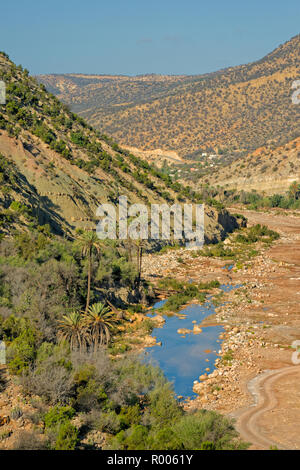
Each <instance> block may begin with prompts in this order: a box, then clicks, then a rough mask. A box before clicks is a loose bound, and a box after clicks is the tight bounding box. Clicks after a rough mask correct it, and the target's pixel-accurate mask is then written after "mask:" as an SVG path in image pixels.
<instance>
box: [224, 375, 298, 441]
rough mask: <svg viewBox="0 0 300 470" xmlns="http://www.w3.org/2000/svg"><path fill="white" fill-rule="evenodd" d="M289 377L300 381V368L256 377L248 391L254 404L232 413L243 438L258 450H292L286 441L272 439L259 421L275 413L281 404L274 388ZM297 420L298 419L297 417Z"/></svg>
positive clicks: (250, 383)
mask: <svg viewBox="0 0 300 470" xmlns="http://www.w3.org/2000/svg"><path fill="white" fill-rule="evenodd" d="M287 376H289V378H292V379H294V380H295V381H299V378H300V366H289V367H284V368H282V369H277V370H275V371H266V372H265V373H263V374H261V375H259V376H256V377H255V378H254V379H252V380H251V381H250V382H249V383H248V390H249V392H250V393H251V394H252V396H253V398H254V403H253V404H252V405H250V406H249V407H247V408H246V409H242V410H239V411H237V412H235V413H232V414H231V416H232V417H234V418H236V428H237V430H238V431H239V433H240V435H241V437H242V438H243V439H244V440H245V441H248V442H251V443H252V445H254V446H255V447H256V448H258V449H266V448H270V447H271V446H276V447H277V448H278V449H291V447H290V446H289V447H287V445H286V443H285V439H280V440H279V441H278V437H277V440H276V436H275V439H274V438H272V434H271V435H270V433H268V432H266V429H264V428H262V427H261V425H260V424H259V419H260V418H261V417H262V416H263V414H265V413H267V412H274V410H276V407H277V406H278V404H279V401H278V398H277V397H276V392H275V391H274V388H275V387H276V382H278V381H280V380H281V381H282V380H284V379H285V378H286V377H287ZM295 418H296V417H295Z"/></svg>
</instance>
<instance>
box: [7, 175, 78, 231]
mask: <svg viewBox="0 0 300 470" xmlns="http://www.w3.org/2000/svg"><path fill="white" fill-rule="evenodd" d="M14 188H15V191H16V192H18V193H20V194H22V196H23V198H24V199H25V200H26V202H27V203H28V206H29V207H31V209H32V213H33V215H34V216H35V217H37V219H38V223H39V225H44V224H49V225H50V227H51V229H52V231H53V232H54V233H56V234H57V235H65V236H67V237H70V238H72V235H71V231H72V229H74V226H72V225H70V224H69V223H68V222H67V221H66V220H65V219H64V218H63V217H61V216H60V215H59V214H58V213H57V210H58V209H59V206H57V205H56V204H54V203H53V201H51V199H49V198H48V196H40V195H39V194H38V193H37V191H36V188H35V187H34V186H33V185H32V184H30V183H29V181H28V180H27V178H26V177H25V176H24V175H23V174H22V173H20V172H18V173H17V181H16V183H15V185H14Z"/></svg>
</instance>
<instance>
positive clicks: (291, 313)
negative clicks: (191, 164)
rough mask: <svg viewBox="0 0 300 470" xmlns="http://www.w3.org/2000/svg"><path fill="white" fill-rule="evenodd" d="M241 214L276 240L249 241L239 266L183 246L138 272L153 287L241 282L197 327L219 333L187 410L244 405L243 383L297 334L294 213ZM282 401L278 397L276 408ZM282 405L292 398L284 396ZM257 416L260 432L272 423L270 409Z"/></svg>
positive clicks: (299, 252)
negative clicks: (249, 253) (211, 365)
mask: <svg viewBox="0 0 300 470" xmlns="http://www.w3.org/2000/svg"><path fill="white" fill-rule="evenodd" d="M240 212H241V211H240ZM243 213H244V215H246V217H248V219H249V224H250V225H253V224H256V223H261V224H266V225H267V226H268V227H270V228H271V229H273V230H276V231H278V232H279V233H280V235H281V238H280V239H279V240H277V241H275V242H274V243H273V244H272V246H271V247H270V246H266V245H264V244H262V245H259V246H256V247H255V249H256V250H257V251H258V255H256V256H253V257H252V258H249V259H248V260H244V261H243V263H240V262H237V261H236V260H233V261H232V263H233V264H234V266H233V269H231V270H230V271H228V269H224V266H228V264H229V263H230V261H228V260H226V261H224V260H222V259H220V258H207V257H203V256H199V257H198V256H197V257H195V256H194V255H193V253H192V252H191V251H188V250H183V249H181V250H171V251H169V252H167V253H164V254H161V255H154V256H153V255H149V256H146V257H145V260H144V275H145V276H146V278H147V279H149V280H150V281H151V282H152V283H153V284H154V285H155V283H157V280H159V279H161V278H164V277H173V278H176V279H178V280H184V281H187V280H190V279H192V280H193V281H194V282H207V281H209V280H213V279H216V280H218V281H219V282H220V283H221V284H234V285H236V284H240V285H241V287H239V288H238V289H236V290H232V291H230V292H225V293H224V294H223V295H222V296H221V297H220V298H219V299H218V298H217V299H216V300H217V301H218V302H219V303H220V306H219V307H217V308H216V314H215V315H214V316H212V317H209V318H208V319H206V320H205V321H204V324H203V325H201V326H205V325H209V324H210V325H213V324H222V325H224V329H225V331H224V333H223V334H222V338H221V341H222V343H220V350H219V352H218V353H219V355H218V358H217V360H216V368H217V369H216V370H215V371H213V372H212V373H211V374H209V373H205V374H202V375H201V377H199V376H198V377H195V379H194V385H193V389H194V391H195V392H196V393H197V395H198V396H197V398H196V399H193V400H189V401H188V402H186V404H185V406H186V407H187V408H206V409H213V410H217V411H219V412H221V413H224V414H230V413H232V412H234V411H235V410H238V409H240V408H243V407H245V406H248V405H250V404H251V403H252V396H251V394H250V393H249V391H248V389H247V383H248V382H249V380H251V379H252V378H253V377H255V376H257V375H259V374H261V373H262V371H264V370H272V369H279V368H282V367H284V366H288V365H291V364H292V363H291V353H292V351H293V350H292V349H291V343H292V341H294V340H296V339H299V338H300V315H299V314H300V311H299V295H300V283H299V280H300V249H299V248H300V218H299V216H298V215H297V214H292V213H290V214H286V213H285V214H282V215H281V214H278V213H275V212H274V211H273V212H270V213H268V214H265V213H258V212H250V211H244V212H243ZM226 243H227V244H229V246H230V244H231V243H232V242H231V241H230V239H229V240H228V241H227V242H226ZM217 297H218V296H217ZM199 375H200V374H199ZM290 393H292V395H293V392H290ZM296 393H299V384H298V383H295V394H296ZM283 401H284V400H283V398H281V402H280V403H278V407H279V408H280V406H281V404H282V403H283ZM289 402H291V403H293V398H292V397H290V396H289ZM291 406H292V404H291ZM264 418H265V424H264V426H265V427H266V429H267V428H268V427H272V426H273V427H274V425H275V424H276V423H275V422H274V413H273V414H272V413H270V414H269V415H266V416H265V417H264ZM277 425H278V423H277ZM293 426H295V423H291V429H292V428H293ZM299 446H300V442H299Z"/></svg>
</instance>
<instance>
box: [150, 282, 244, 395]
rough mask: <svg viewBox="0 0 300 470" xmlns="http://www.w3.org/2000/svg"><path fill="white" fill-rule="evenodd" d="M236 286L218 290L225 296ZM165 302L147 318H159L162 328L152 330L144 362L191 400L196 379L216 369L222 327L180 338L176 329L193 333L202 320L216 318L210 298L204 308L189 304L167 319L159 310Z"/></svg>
mask: <svg viewBox="0 0 300 470" xmlns="http://www.w3.org/2000/svg"><path fill="white" fill-rule="evenodd" d="M236 287H239V286H232V285H230V284H226V285H225V284H224V285H222V286H221V287H220V289H221V290H223V291H224V292H226V291H229V290H232V289H234V288H236ZM165 302H166V300H161V301H159V302H157V303H156V304H155V305H154V306H153V310H152V312H151V313H149V314H148V315H149V316H150V317H151V316H152V315H156V314H158V313H159V314H160V315H163V316H164V318H165V321H166V322H165V324H164V326H163V327H162V328H154V330H153V332H152V336H155V337H156V342H157V343H160V342H161V346H158V345H155V346H153V347H151V348H148V349H147V359H148V360H150V361H151V362H152V363H154V364H157V365H159V367H160V368H161V369H162V371H163V372H164V374H165V376H166V377H167V379H168V380H169V381H171V382H172V383H173V385H174V390H175V393H176V394H177V395H178V396H182V397H183V398H188V397H190V398H193V397H195V396H196V395H195V394H194V392H193V383H194V381H195V380H199V376H200V375H202V374H205V373H208V374H209V373H211V372H212V371H213V370H214V368H215V361H216V358H217V355H218V352H219V350H220V343H221V340H220V334H221V333H222V332H223V326H222V325H216V326H203V327H202V326H201V328H202V332H200V333H198V334H195V333H193V331H192V332H191V333H188V334H185V335H182V334H179V333H178V332H177V330H178V329H183V328H186V329H189V330H193V327H194V325H195V324H197V325H199V324H200V323H201V322H202V321H203V320H204V319H205V318H207V317H208V316H210V315H213V314H215V305H214V303H213V296H209V297H208V298H207V300H206V302H204V303H203V304H191V305H189V306H187V307H185V308H183V309H182V310H180V312H179V315H180V316H178V315H175V314H174V315H166V314H165V313H164V312H162V311H160V310H159V308H160V307H162V306H163V305H164V303H165Z"/></svg>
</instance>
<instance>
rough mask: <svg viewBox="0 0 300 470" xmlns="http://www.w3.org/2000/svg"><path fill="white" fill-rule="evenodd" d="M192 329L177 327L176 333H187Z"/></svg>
mask: <svg viewBox="0 0 300 470" xmlns="http://www.w3.org/2000/svg"><path fill="white" fill-rule="evenodd" d="M191 331H192V330H188V329H187V328H178V330H177V333H178V334H179V335H187V334H189V333H191Z"/></svg>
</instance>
